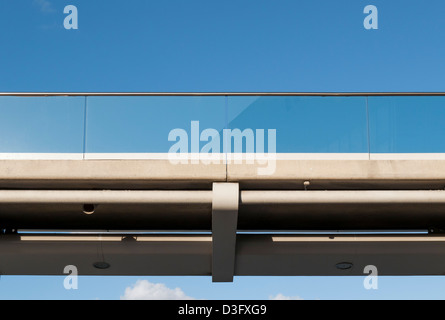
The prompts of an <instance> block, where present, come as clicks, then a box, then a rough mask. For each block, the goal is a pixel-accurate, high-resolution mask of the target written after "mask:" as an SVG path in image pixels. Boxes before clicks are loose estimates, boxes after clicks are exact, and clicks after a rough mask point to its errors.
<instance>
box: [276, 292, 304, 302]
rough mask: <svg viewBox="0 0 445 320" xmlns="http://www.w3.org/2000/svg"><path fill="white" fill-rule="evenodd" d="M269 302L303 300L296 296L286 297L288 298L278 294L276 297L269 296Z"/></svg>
mask: <svg viewBox="0 0 445 320" xmlns="http://www.w3.org/2000/svg"><path fill="white" fill-rule="evenodd" d="M269 300H303V299H302V298H300V297H298V296H295V297H288V296H285V295H283V294H281V293H279V294H277V295H276V296H270V297H269Z"/></svg>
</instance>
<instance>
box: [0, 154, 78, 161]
mask: <svg viewBox="0 0 445 320" xmlns="http://www.w3.org/2000/svg"><path fill="white" fill-rule="evenodd" d="M0 160H83V153H0Z"/></svg>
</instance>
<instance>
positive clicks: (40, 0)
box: [34, 0, 56, 12]
mask: <svg viewBox="0 0 445 320" xmlns="http://www.w3.org/2000/svg"><path fill="white" fill-rule="evenodd" d="M34 4H35V5H37V6H39V7H40V11H42V12H55V11H56V10H55V9H54V8H53V6H52V4H51V2H49V1H48V0H34Z"/></svg>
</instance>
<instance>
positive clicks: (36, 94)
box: [0, 92, 445, 97]
mask: <svg viewBox="0 0 445 320" xmlns="http://www.w3.org/2000/svg"><path fill="white" fill-rule="evenodd" d="M0 96H19V97H51V96H56V97H60V96H62V97H64V96H68V97H78V96H101V97H116V96H124V97H132V96H136V97H138V96H146V97H151V96H154V97H156V96H173V97H174V96H191V97H193V96H321V97H325V96H326V97H339V96H340V97H342V96H345V97H349V96H360V97H361V96H408V97H410V96H445V93H444V92H0Z"/></svg>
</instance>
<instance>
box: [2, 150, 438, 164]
mask: <svg viewBox="0 0 445 320" xmlns="http://www.w3.org/2000/svg"><path fill="white" fill-rule="evenodd" d="M226 159H228V160H229V163H230V162H233V161H238V160H242V161H249V160H253V161H262V162H264V161H275V160H277V161H287V160H290V161H292V160H382V161H384V160H445V153H371V154H368V153H276V154H274V153H270V154H267V153H266V154H261V153H229V154H225V153H211V154H209V153H184V154H173V155H172V154H169V153H119V152H116V153H85V154H83V153H0V160H171V161H172V162H175V163H176V162H177V161H181V160H188V161H191V160H198V161H199V160H201V161H212V162H214V161H221V162H224V163H225V162H226Z"/></svg>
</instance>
